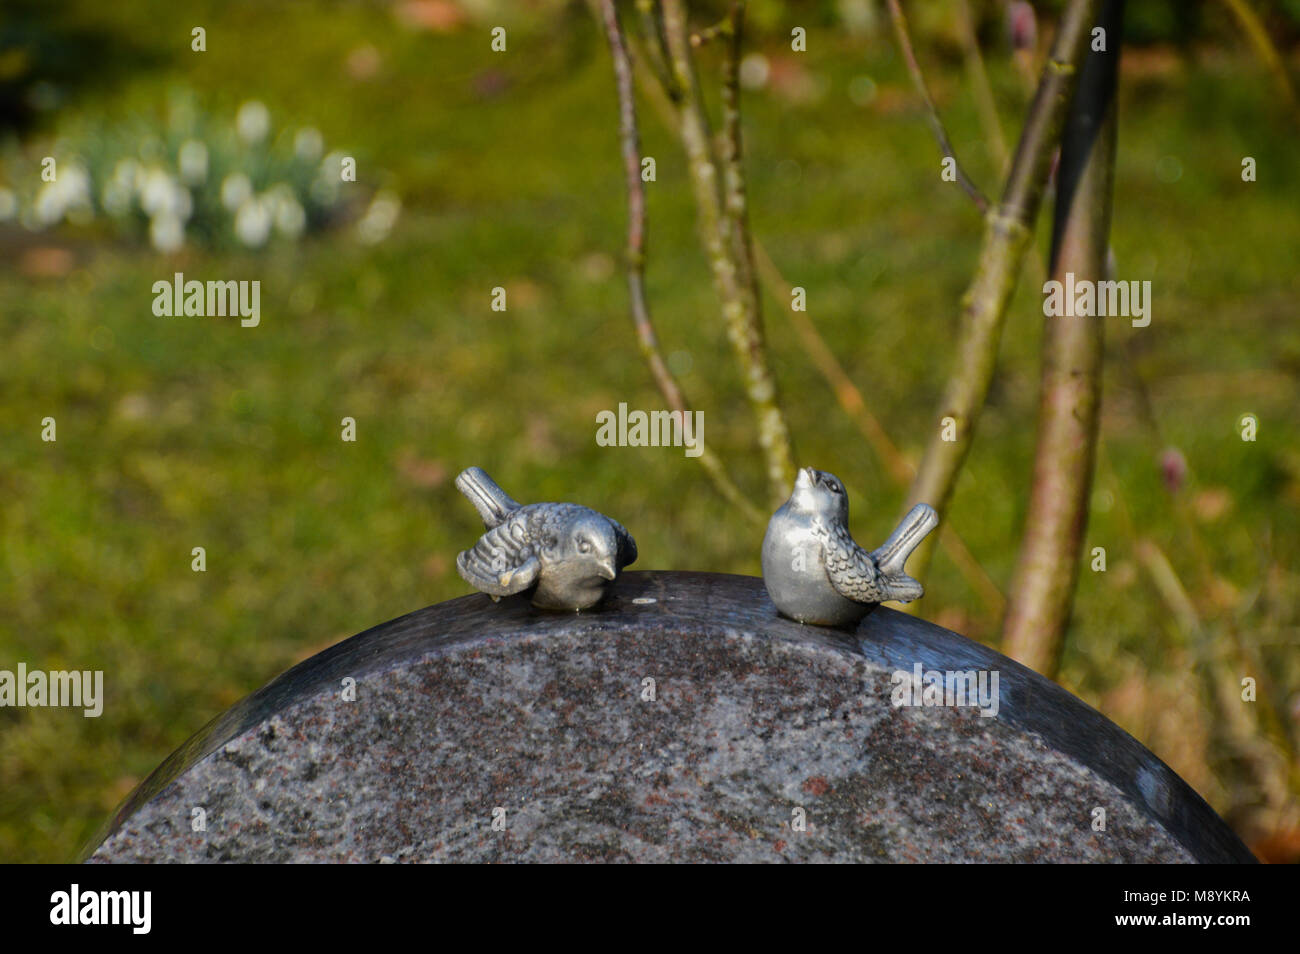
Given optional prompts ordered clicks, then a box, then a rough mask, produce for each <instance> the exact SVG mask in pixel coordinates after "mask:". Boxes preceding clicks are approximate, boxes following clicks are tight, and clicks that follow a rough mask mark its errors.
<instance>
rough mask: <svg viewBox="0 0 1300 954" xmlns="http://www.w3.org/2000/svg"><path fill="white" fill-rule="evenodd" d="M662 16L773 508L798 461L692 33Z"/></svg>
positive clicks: (706, 240) (673, 8) (682, 20)
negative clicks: (743, 258)
mask: <svg viewBox="0 0 1300 954" xmlns="http://www.w3.org/2000/svg"><path fill="white" fill-rule="evenodd" d="M663 16H664V31H665V33H666V34H667V38H668V52H669V56H670V60H671V65H672V71H673V75H674V78H675V80H676V82H677V84H678V85H679V86H680V87H681V90H682V98H681V103H680V107H679V109H678V114H679V118H680V124H679V130H680V134H681V139H682V144H683V146H684V147H685V149H686V155H687V159H688V161H689V167H690V177H691V183H692V186H693V188H694V193H695V204H696V209H697V211H698V213H699V219H700V223H699V224H700V236H701V240H702V242H703V244H704V249H705V253H706V255H707V256H708V259H709V265H710V268H711V269H712V272H713V281H714V285H715V287H716V288H717V290H718V297H719V298H720V299H721V300H722V314H723V318H724V320H725V322H726V328H727V337H728V338H729V339H730V341H731V345H732V348H733V350H734V351H735V354H736V359H737V362H738V363H739V365H740V368H741V371H742V374H743V377H744V383H745V393H746V396H747V397H748V398H749V403H750V405H751V406H752V408H753V410H754V416H755V418H756V421H757V425H758V442H759V446H760V447H761V448H762V451H763V457H764V461H765V464H766V471H767V479H768V491H769V496H770V498H771V500H772V501H773V502H774V503H780V502H781V501H782V500H784V499H785V497H786V495H787V494H789V492H790V487H791V485H792V484H793V483H794V460H793V456H792V454H791V451H790V432H789V428H788V427H787V426H786V422H785V415H784V414H783V413H782V411H781V406H780V404H779V403H778V401H777V393H776V381H775V379H774V377H773V376H772V371H771V369H770V368H769V366H768V362H767V349H766V346H765V344H764V342H763V329H762V319H761V316H760V314H759V311H758V298H757V295H754V294H752V293H751V292H750V291H747V289H746V287H745V284H744V281H743V276H742V272H741V266H740V265H739V264H738V262H737V259H736V255H735V251H734V249H733V247H732V243H731V241H730V238H729V234H728V233H729V229H728V221H727V219H726V217H725V216H724V213H723V206H722V196H721V194H720V192H719V188H720V186H719V181H718V180H719V177H718V161H717V159H716V157H715V156H714V153H713V143H712V134H711V133H710V131H709V119H708V113H707V111H706V110H705V106H704V97H703V95H702V93H701V91H700V85H699V81H698V79H697V77H696V74H695V61H694V58H693V57H692V55H691V47H690V28H689V25H688V23H687V18H686V9H685V6H684V4H683V3H682V0H663Z"/></svg>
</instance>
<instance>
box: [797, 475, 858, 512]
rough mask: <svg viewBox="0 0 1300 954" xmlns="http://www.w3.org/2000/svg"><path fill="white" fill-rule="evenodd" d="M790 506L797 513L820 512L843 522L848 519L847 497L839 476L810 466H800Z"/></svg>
mask: <svg viewBox="0 0 1300 954" xmlns="http://www.w3.org/2000/svg"><path fill="white" fill-rule="evenodd" d="M790 506H791V508H792V509H793V510H796V511H798V512H799V513H809V514H820V515H821V516H824V517H827V518H830V519H838V520H839V521H841V522H843V523H847V522H848V519H849V497H848V494H846V493H845V492H844V485H843V484H842V483H840V481H839V478H838V477H836V476H835V475H834V474H828V473H827V472H826V471H824V470H813V469H812V468H811V467H802V468H800V470H799V476H798V477H797V478H795V482H794V493H792V494H790Z"/></svg>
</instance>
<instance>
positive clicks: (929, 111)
mask: <svg viewBox="0 0 1300 954" xmlns="http://www.w3.org/2000/svg"><path fill="white" fill-rule="evenodd" d="M889 15H890V17H891V18H892V19H893V21H894V34H895V35H896V36H897V37H898V47H899V49H900V50H902V52H903V62H905V63H906V64H907V71H908V73H910V74H911V75H912V83H913V85H915V86H916V92H917V95H918V96H920V97H921V102H922V103H924V104H925V112H926V117H927V118H928V119H929V121H930V130H931V131H932V132H933V133H934V138H935V140H936V141H938V143H939V150H940V151H941V152H942V153H943V154H944V156H945V157H946V158H948V159H951V160H952V165H953V170H954V172H955V174H956V176H957V184H958V185H960V186H961V187H962V189H964V190H965V191H966V194H967V195H968V196H970V197H971V201H973V202H974V203H975V207H976V208H978V209H979V210H980V214H981V215H983V214H985V213H987V212H988V209H989V200H988V199H986V198H985V197H984V193H983V192H981V191H980V190H979V187H978V186H977V185H975V183H974V182H973V181H971V178H970V176H968V175H967V174H966V170H965V169H963V168H962V165H961V162H960V161H958V159H957V151H956V150H955V149H953V148H952V143H951V142H950V141H949V140H948V130H946V129H945V128H944V125H943V120H942V119H940V118H939V110H938V108H937V107H936V106H935V105H934V100H933V99H931V98H930V90H929V89H928V88H927V87H926V85H925V76H924V74H922V72H921V64H920V63H918V62H917V60H916V51H915V50H913V49H912V38H911V36H910V35H909V33H908V29H907V18H906V17H905V16H903V8H902V6H901V5H900V4H899V2H898V0H889Z"/></svg>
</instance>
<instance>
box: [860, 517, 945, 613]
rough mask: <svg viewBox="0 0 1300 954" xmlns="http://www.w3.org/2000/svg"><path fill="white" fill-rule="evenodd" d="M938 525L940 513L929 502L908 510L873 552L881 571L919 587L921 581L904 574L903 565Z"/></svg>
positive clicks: (887, 575) (873, 557)
mask: <svg viewBox="0 0 1300 954" xmlns="http://www.w3.org/2000/svg"><path fill="white" fill-rule="evenodd" d="M938 525H939V515H938V514H937V513H935V512H934V508H933V507H931V506H930V505H929V504H923V503H922V504H917V505H916V506H915V507H913V508H912V509H911V510H910V511H908V514H907V516H906V517H904V518H903V519H902V521H900V522H899V524H898V527H897V529H895V530H894V532H893V533H891V534H890V535H889V539H888V540H886V541H885V542H884V543H882V544H881V545H880V546H879V547H878V548H877V549H875V550H873V551H872V553H871V557H872V559H873V560H875V561H876V566H877V567H879V568H880V572H881V573H882V574H883V575H884V576H886V577H903V578H904V579H905V580H909V581H910V582H911V583H913V584H915V585H916V587H917V588H919V587H920V584H919V583H917V582H916V581H915V580H912V579H911V577H906V576H904V574H903V566H904V564H906V563H907V558H908V557H910V556H911V555H912V551H913V550H915V549H916V548H917V547H918V546H919V545H920V543H921V541H922V540H924V539H925V535H926V534H927V533H929V532H930V531H931V530H933V529H934V528H935V527H936V526H938ZM918 595H919V594H918ZM897 598H898V597H895V599H897ZM914 598H915V597H914Z"/></svg>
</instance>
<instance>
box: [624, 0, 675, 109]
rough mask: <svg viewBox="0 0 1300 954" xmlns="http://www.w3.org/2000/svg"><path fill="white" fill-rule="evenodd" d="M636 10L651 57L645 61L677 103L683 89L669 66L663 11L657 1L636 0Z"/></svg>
mask: <svg viewBox="0 0 1300 954" xmlns="http://www.w3.org/2000/svg"><path fill="white" fill-rule="evenodd" d="M636 9H637V14H638V16H639V17H640V19H641V31H642V32H643V33H645V35H646V50H647V51H649V55H648V56H647V57H644V58H643V59H645V60H648V61H649V63H650V68H651V69H652V70H654V74H655V78H656V79H657V80H658V81H659V86H660V88H661V89H662V90H663V92H664V93H665V94H667V96H668V98H669V99H670V100H673V101H674V102H676V101H677V100H679V99H681V89H680V88H678V86H677V82H676V81H675V80H674V79H673V75H672V69H671V67H669V65H668V40H667V39H666V38H665V37H664V18H663V10H662V9H661V8H660V6H659V4H658V3H657V2H656V0H636ZM624 39H625V40H626V39H627V37H626V36H625V37H624Z"/></svg>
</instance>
